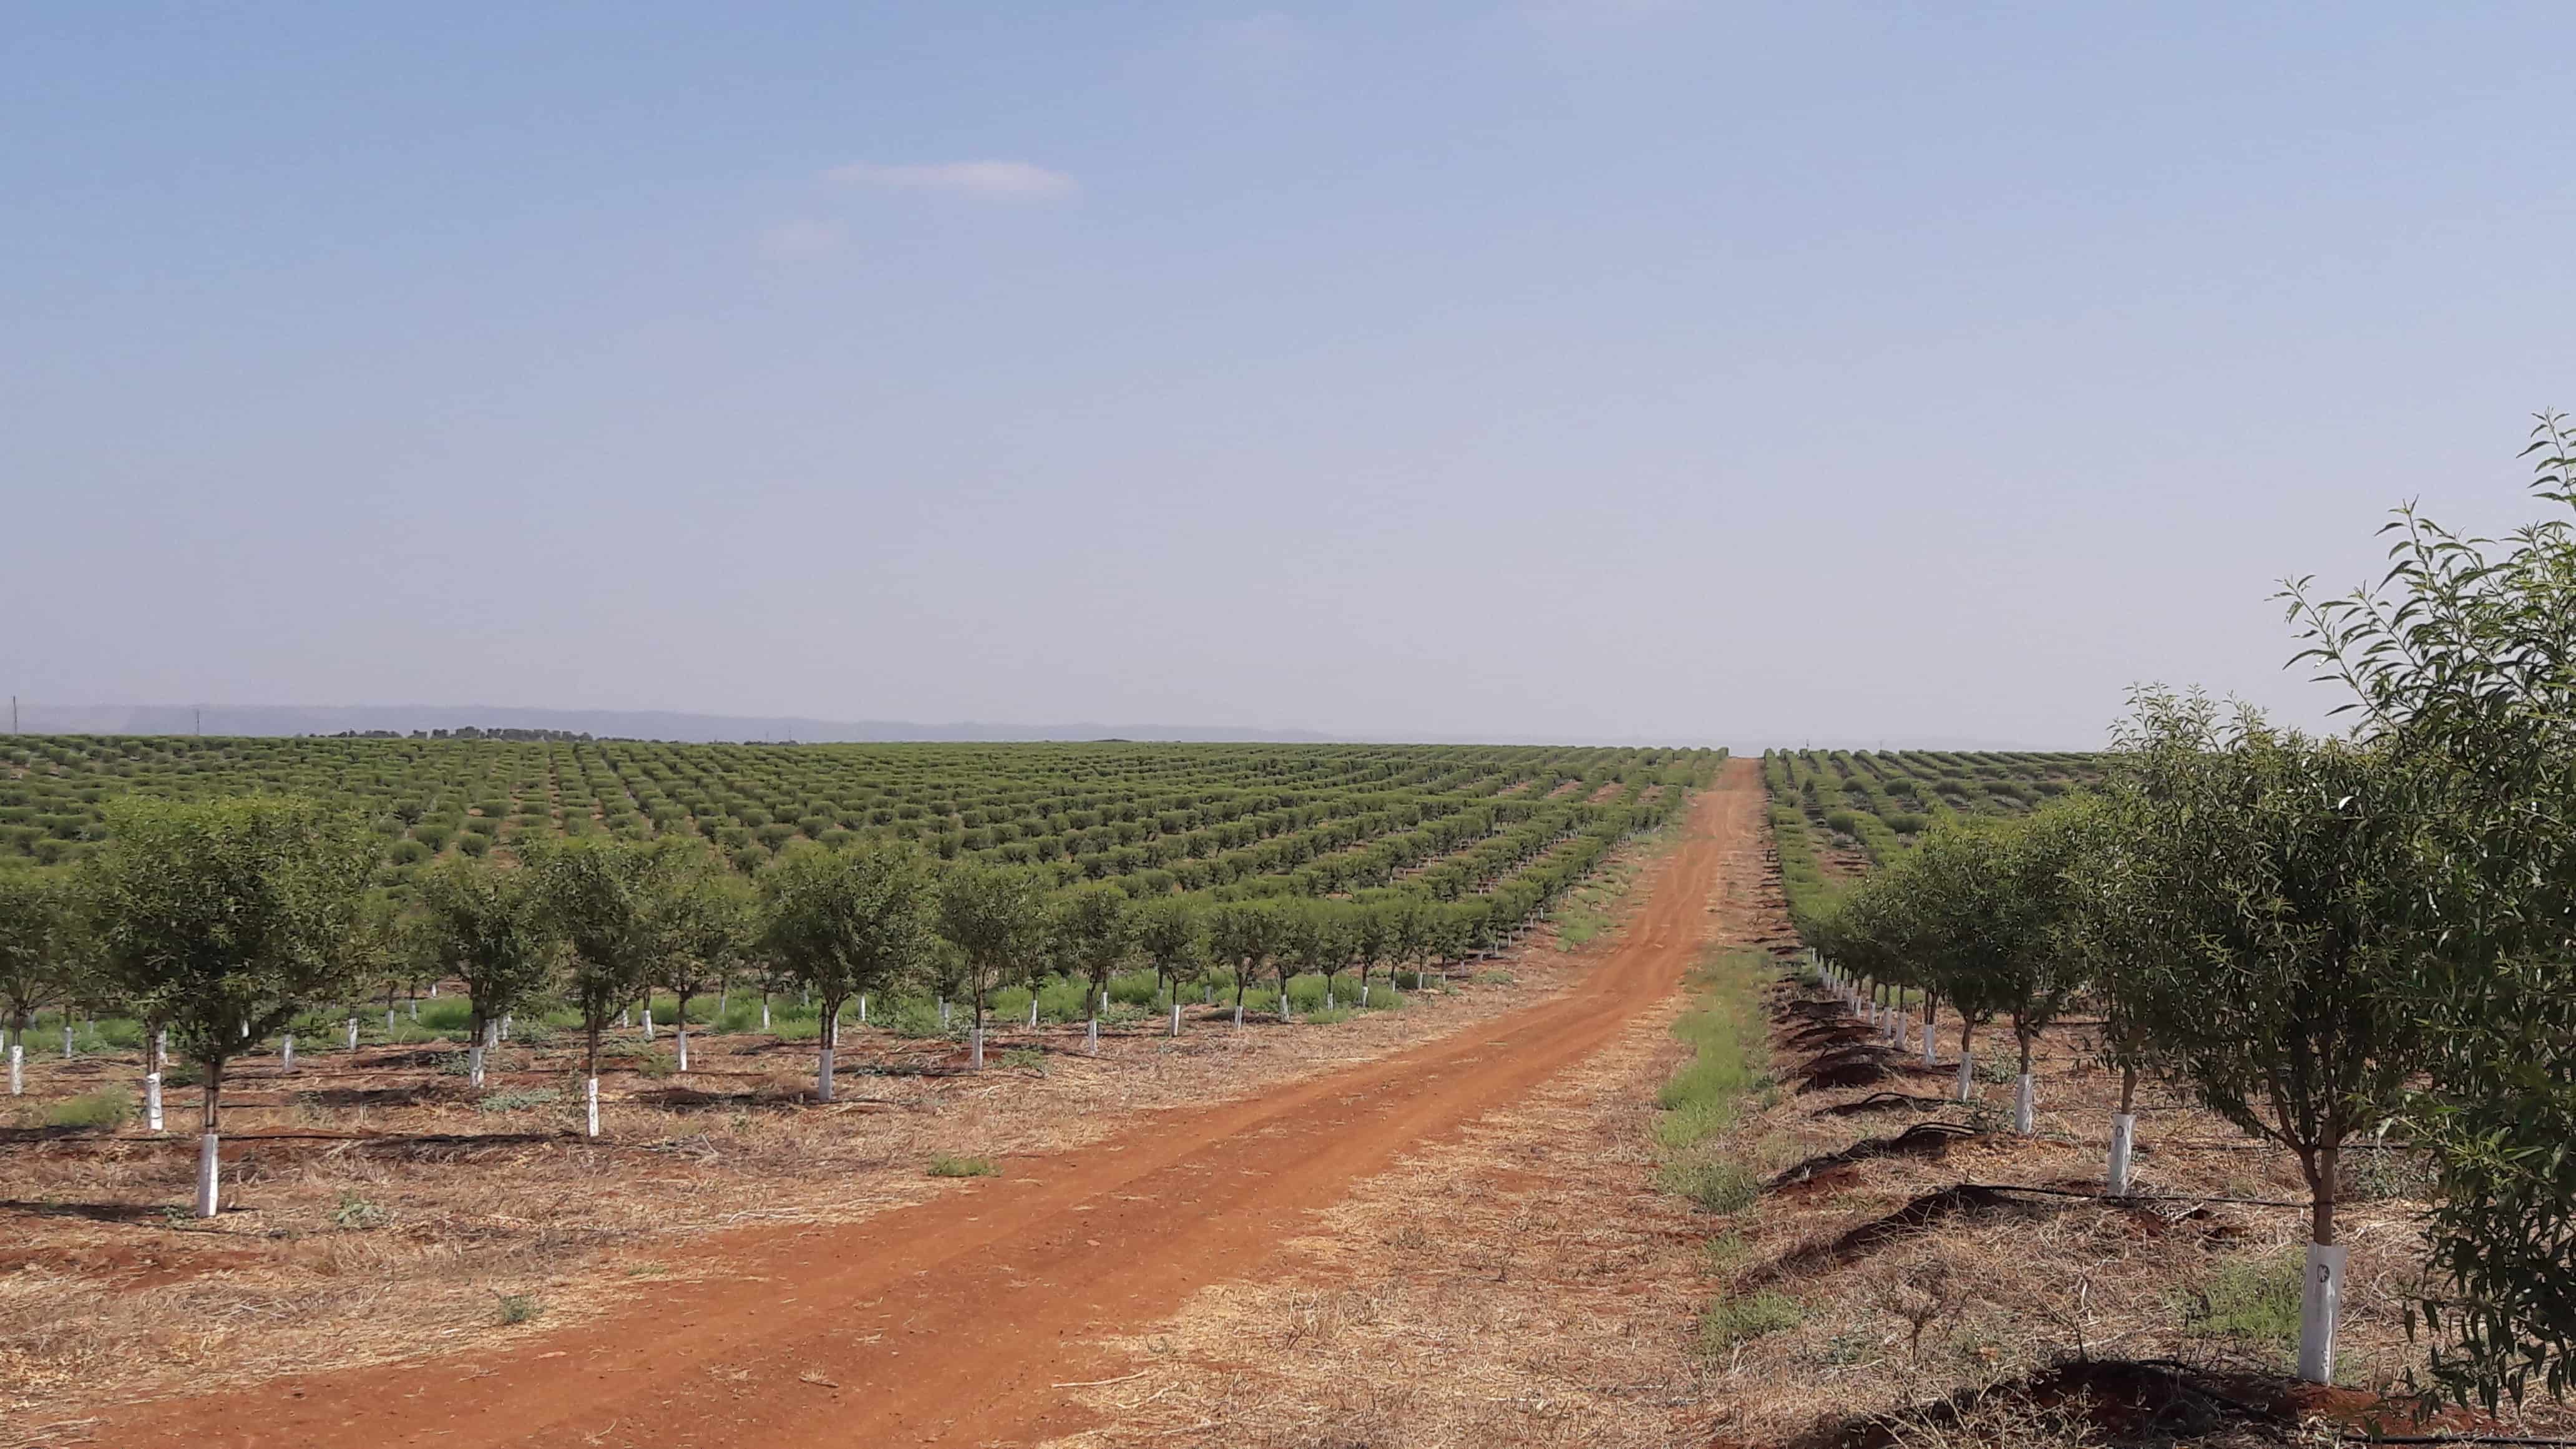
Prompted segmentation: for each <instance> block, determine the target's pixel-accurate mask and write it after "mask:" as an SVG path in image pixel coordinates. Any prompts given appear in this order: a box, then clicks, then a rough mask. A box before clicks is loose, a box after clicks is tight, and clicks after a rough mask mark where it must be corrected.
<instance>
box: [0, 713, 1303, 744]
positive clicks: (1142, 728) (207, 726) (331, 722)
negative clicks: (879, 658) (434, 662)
mask: <svg viewBox="0 0 2576 1449" xmlns="http://www.w3.org/2000/svg"><path fill="white" fill-rule="evenodd" d="M468 725H471V726H473V727H475V728H477V729H485V730H497V729H522V730H561V731H565V732H567V733H573V734H587V735H591V736H594V737H598V738H616V739H636V740H678V741H685V742H692V743H696V742H704V741H710V740H796V741H800V742H804V743H811V744H843V743H862V742H871V741H887V740H983V741H1001V740H1100V739H1111V738H1117V739H1128V740H1201V741H1214V742H1227V743H1241V742H1246V741H1255V740H1261V741H1283V742H1291V743H1321V742H1324V741H1329V740H1332V739H1334V738H1335V736H1332V735H1326V734H1318V733H1316V732H1315V731H1312V730H1247V729H1208V728H1204V727H1199V726H1192V725H1140V724H1114V725H1113V724H1092V723H1088V722H1080V721H1077V722H1075V723H1071V724H1051V725H1009V724H983V723H979V722H975V721H964V722H959V723H953V724H920V723H915V722H913V721H909V720H827V719H797V718H786V717H761V716H751V715H721V714H681V713H677V712H673V711H667V710H612V709H517V708H511V707H507V706H501V705H479V704H464V705H430V704H385V705H372V704H362V705H347V706H339V707H329V708H314V707H308V706H298V705H260V704H246V705H207V706H205V707H204V708H203V709H198V708H196V707H194V706H189V705H161V704H143V705H110V704H102V705H22V706H21V707H20V710H19V719H18V727H19V728H20V729H22V730H24V731H26V732H27V733H29V734H114V735H184V734H192V733H197V732H199V731H200V730H202V731H203V732H204V733H206V734H210V735H336V734H339V733H341V732H343V731H349V730H354V731H359V732H364V731H368V730H391V731H393V732H394V733H396V734H409V733H411V732H412V731H413V730H433V729H440V730H453V729H461V728H464V727H465V726H468Z"/></svg>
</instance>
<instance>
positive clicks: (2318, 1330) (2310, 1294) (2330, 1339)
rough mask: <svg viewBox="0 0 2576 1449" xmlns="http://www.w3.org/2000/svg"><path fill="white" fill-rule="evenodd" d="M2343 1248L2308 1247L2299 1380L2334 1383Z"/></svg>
mask: <svg viewBox="0 0 2576 1449" xmlns="http://www.w3.org/2000/svg"><path fill="white" fill-rule="evenodd" d="M2343 1258H2344V1245H2343V1244H2341V1243H2336V1244H2333V1245H2332V1246H2328V1245H2326V1244H2323V1243H2310V1244H2308V1283H2307V1291H2306V1292H2304V1293H2303V1294H2301V1295H2300V1298H2299V1377H2301V1378H2303V1379H2306V1380H2307V1381H2308V1382H2309V1383H2312V1384H2328V1383H2332V1382H2334V1343H2335V1320H2336V1319H2338V1318H2340V1317H2341V1316H2342V1314H2343Z"/></svg>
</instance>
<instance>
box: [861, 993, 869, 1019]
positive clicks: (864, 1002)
mask: <svg viewBox="0 0 2576 1449" xmlns="http://www.w3.org/2000/svg"><path fill="white" fill-rule="evenodd" d="M867 1024H868V994H867V993H866V992H864V991H862V992H860V993H859V1025H861V1026H865V1025H867Z"/></svg>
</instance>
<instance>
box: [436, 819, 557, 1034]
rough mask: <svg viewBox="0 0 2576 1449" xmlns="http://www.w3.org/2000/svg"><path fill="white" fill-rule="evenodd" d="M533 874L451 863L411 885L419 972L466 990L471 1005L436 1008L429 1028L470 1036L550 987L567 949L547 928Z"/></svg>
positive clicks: (464, 861)
mask: <svg viewBox="0 0 2576 1449" xmlns="http://www.w3.org/2000/svg"><path fill="white" fill-rule="evenodd" d="M541 880H542V877H540V876H539V875H538V874H537V873H535V872H532V871H523V870H511V869H503V868H501V867H497V866H492V865H486V864H483V863H481V862H479V861H474V860H469V859H450V860H448V861H445V862H443V863H442V864H440V865H439V866H437V867H435V868H433V869H430V870H428V871H424V872H422V873H421V875H420V876H419V877H418V878H417V879H416V880H415V882H414V885H413V899H414V901H415V902H416V912H415V914H414V915H413V917H412V918H411V922H410V927H409V930H410V943H411V948H412V952H413V954H414V957H415V959H416V961H417V962H418V965H419V968H420V969H421V970H422V971H423V972H424V973H425V974H429V975H431V976H432V977H433V978H435V977H439V976H446V977H454V978H456V979H459V980H462V981H463V982H464V983H465V990H466V995H467V1000H466V1001H464V1002H462V1003H456V1004H454V1005H451V1004H449V1003H447V1002H445V1001H438V1002H432V1003H430V1004H429V1005H428V1007H427V1008H425V1009H424V1010H423V1011H422V1013H421V1023H422V1025H424V1026H429V1027H433V1028H434V1029H439V1030H458V1029H463V1030H465V1031H466V1032H467V1033H468V1035H469V1036H470V1035H471V1034H472V1032H473V1029H474V1027H475V1025H476V1024H477V1023H479V1022H487V1021H498V1020H500V1019H501V1018H502V1017H503V1016H505V1015H509V1014H512V1013H514V1012H516V1011H518V1010H519V1009H520V1008H521V1007H523V1006H525V1005H526V1004H527V1003H528V1001H529V1000H530V999H531V998H532V997H534V996H535V995H536V994H537V993H539V992H541V991H543V990H544V989H546V987H547V986H548V985H550V984H551V983H552V981H553V978H554V974H555V972H556V970H557V969H558V968H559V967H560V965H561V963H562V959H563V946H562V943H561V942H560V941H558V940H557V939H556V938H555V936H554V935H553V933H552V932H551V931H550V930H549V929H548V926H547V922H546V919H545V915H544V910H543V905H544V903H543V902H542V901H541V900H540V899H539V897H538V894H537V890H536V886H537V885H538V883H539V882H540V881H541Z"/></svg>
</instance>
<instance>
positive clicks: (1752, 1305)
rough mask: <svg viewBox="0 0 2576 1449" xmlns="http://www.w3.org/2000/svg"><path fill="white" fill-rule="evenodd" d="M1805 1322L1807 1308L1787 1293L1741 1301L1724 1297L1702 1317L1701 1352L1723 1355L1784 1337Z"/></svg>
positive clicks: (1769, 1293)
mask: <svg viewBox="0 0 2576 1449" xmlns="http://www.w3.org/2000/svg"><path fill="white" fill-rule="evenodd" d="M1806 1321H1807V1310H1806V1308H1805V1307H1804V1306H1802V1305H1801V1304H1800V1303H1799V1302H1798V1300H1797V1299H1795V1298H1792V1297H1790V1296H1788V1295H1787V1294H1785V1293H1775V1292H1772V1291H1770V1290H1769V1289H1765V1290H1763V1291H1762V1292H1759V1293H1751V1294H1745V1295H1743V1296H1740V1297H1739V1296H1736V1295H1732V1294H1721V1295H1720V1296H1719V1297H1717V1298H1716V1299H1713V1300H1712V1301H1711V1302H1710V1303H1709V1305H1708V1307H1707V1308H1706V1309H1705V1310H1703V1311H1702V1312H1701V1313H1700V1316H1699V1346H1700V1352H1702V1353H1706V1354H1711V1355H1715V1354H1721V1353H1724V1352H1726V1351H1727V1350H1728V1349H1731V1348H1734V1347H1736V1346H1737V1345H1739V1344H1745V1343H1750V1342H1752V1341H1753V1340H1755V1339H1757V1338H1762V1337H1766V1336H1768V1335H1770V1334H1774V1333H1785V1332H1787V1331H1788V1330H1790V1329H1792V1328H1795V1327H1797V1326H1798V1325H1799V1324H1801V1323H1804V1322H1806Z"/></svg>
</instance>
